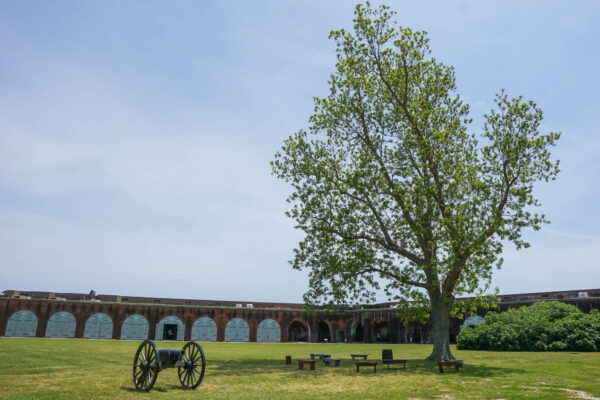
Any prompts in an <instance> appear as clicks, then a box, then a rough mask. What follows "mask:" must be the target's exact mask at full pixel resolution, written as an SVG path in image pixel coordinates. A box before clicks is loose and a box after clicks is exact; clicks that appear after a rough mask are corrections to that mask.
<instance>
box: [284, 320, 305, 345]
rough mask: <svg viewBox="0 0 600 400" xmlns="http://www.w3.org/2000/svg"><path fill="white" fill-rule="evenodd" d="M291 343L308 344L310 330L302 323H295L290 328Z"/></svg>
mask: <svg viewBox="0 0 600 400" xmlns="http://www.w3.org/2000/svg"><path fill="white" fill-rule="evenodd" d="M288 332H289V334H288V340H289V341H290V342H308V329H306V326H305V325H304V324H302V323H301V322H300V321H294V322H292V323H291V324H290V327H289V328H288Z"/></svg>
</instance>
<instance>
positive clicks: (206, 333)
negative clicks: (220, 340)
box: [192, 317, 217, 342]
mask: <svg viewBox="0 0 600 400" xmlns="http://www.w3.org/2000/svg"><path fill="white" fill-rule="evenodd" d="M192 340H199V341H202V342H214V341H216V340H217V324H215V321H213V320H212V318H208V317H202V318H198V319H197V320H196V322H194V325H192Z"/></svg>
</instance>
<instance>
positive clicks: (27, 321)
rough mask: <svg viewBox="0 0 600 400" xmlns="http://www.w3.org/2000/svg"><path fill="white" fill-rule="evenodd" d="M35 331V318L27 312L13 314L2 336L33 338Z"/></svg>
mask: <svg viewBox="0 0 600 400" xmlns="http://www.w3.org/2000/svg"><path fill="white" fill-rule="evenodd" d="M36 329H37V317H36V316H35V314H34V313H32V312H31V311H28V310H21V311H17V312H16V313H14V314H13V315H12V316H11V317H10V318H9V319H8V323H7V324H6V332H5V333H4V336H24V337H33V336H35V331H36Z"/></svg>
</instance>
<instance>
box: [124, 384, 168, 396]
mask: <svg viewBox="0 0 600 400" xmlns="http://www.w3.org/2000/svg"><path fill="white" fill-rule="evenodd" d="M121 390H124V391H126V392H129V393H139V394H148V392H144V391H143V390H137V389H136V388H134V387H128V386H121ZM150 391H151V392H166V391H167V390H166V389H164V388H161V387H157V386H156V383H155V384H154V386H153V387H152V389H150Z"/></svg>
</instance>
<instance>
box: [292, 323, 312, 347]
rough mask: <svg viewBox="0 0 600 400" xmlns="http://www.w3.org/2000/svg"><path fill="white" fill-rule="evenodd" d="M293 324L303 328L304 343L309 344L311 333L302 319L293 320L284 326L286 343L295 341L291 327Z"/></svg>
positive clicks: (308, 326)
mask: <svg viewBox="0 0 600 400" xmlns="http://www.w3.org/2000/svg"><path fill="white" fill-rule="evenodd" d="M295 324H300V325H302V326H303V327H304V329H305V330H306V340H305V341H306V342H310V339H311V332H310V325H309V324H308V322H306V321H305V320H304V319H302V318H294V319H292V320H291V321H290V323H289V324H288V325H287V326H286V339H287V341H288V342H292V341H295V340H294V339H296V337H295V333H294V332H295V331H294V330H292V326H293V325H295Z"/></svg>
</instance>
